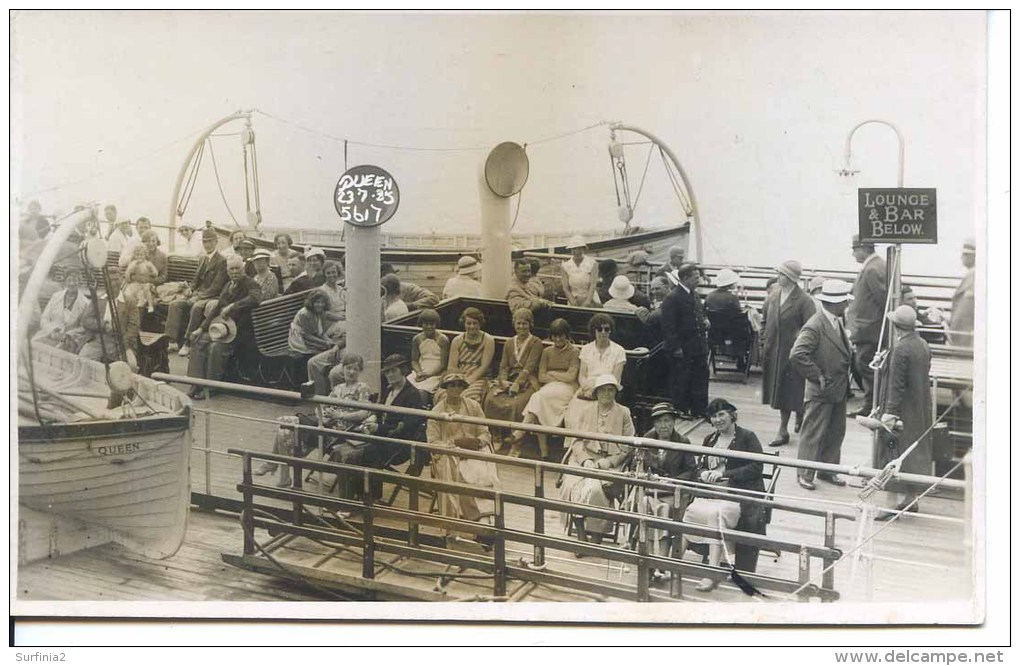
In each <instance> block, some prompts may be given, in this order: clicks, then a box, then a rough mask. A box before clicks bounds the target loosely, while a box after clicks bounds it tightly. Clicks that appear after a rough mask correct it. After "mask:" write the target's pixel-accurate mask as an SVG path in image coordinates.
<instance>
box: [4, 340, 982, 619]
mask: <svg viewBox="0 0 1020 666" xmlns="http://www.w3.org/2000/svg"><path fill="white" fill-rule="evenodd" d="M171 372H173V373H179V374H184V359H181V358H179V357H177V356H174V357H173V360H172V361H171ZM759 390H760V378H759V377H758V376H757V375H754V374H752V376H751V378H750V380H749V381H748V382H747V383H746V384H741V383H739V382H738V381H730V380H728V379H726V378H725V377H723V378H718V379H716V378H713V380H712V384H711V387H710V392H711V395H712V396H713V397H715V396H723V397H726V398H728V399H729V400H731V401H732V402H734V404H736V405H737V406H738V408H739V410H740V412H739V418H740V423H741V425H743V426H744V427H746V428H749V429H751V430H752V431H754V432H755V433H757V434H758V437H759V439H760V440H761V441H762V442H763V443H765V442H768V441H769V440H770V439H771V438H772V435H773V434H774V429H775V427H776V423H777V416H778V415H777V413H775V412H773V411H772V410H771V409H770V408H768V407H767V406H764V405H761V404H759V403H760V400H759ZM196 406H197V407H198V409H200V410H202V409H208V410H212V411H214V412H216V414H213V415H212V417H211V421H209V419H210V416H209V415H207V414H204V413H199V414H198V415H197V417H196V425H195V430H194V446H195V447H196V450H194V451H193V455H192V462H191V483H192V490H193V492H195V493H199V494H205V495H212V496H215V497H218V498H228V499H235V500H240V499H241V495H240V493H239V492H238V490H237V488H236V486H237V484H238V483H239V482H240V480H241V466H242V465H241V459H240V458H238V457H230V456H227V455H226V453H225V452H226V450H227V449H228V448H247V449H252V450H257V451H266V452H268V451H270V450H271V448H272V442H273V434H274V432H275V426H274V425H272V424H270V423H262V422H258V421H253V420H245V419H255V418H258V419H273V418H276V417H277V416H281V415H285V414H292V413H294V411H295V407H294V406H292V405H285V404H276V403H272V402H264V401H255V400H249V399H245V398H240V397H236V396H228V395H218V396H215V397H214V398H213V399H211V400H209V401H207V402H204V403H201V402H200V403H197V405H196ZM307 409H308V410H309V411H310V408H307ZM224 415H236V416H237V417H242V418H231V417H230V416H224ZM207 425H208V427H209V430H208V439H207V435H206V428H207ZM708 432H709V426H708V425H706V424H702V425H701V426H700V427H699V428H698V430H696V431H695V432H694V433H693V434H692V437H691V439H692V441H693V442H695V443H698V442H700V438H701V436H703V435H704V434H707V433H708ZM791 438H792V441H791V444H789V445H787V446H784V447H781V448H780V449H779V453H780V456H781V457H796V452H797V448H796V442H797V435H791ZM206 442H208V445H209V448H210V449H212V450H213V451H214V452H215V453H207V452H204V451H201V450H198V449H202V448H204V447H205V446H206ZM870 448H871V440H870V436H869V433H868V431H866V430H864V429H863V428H861V427H859V426H856V425H854V424H852V423H848V427H847V437H846V440H845V443H844V446H843V458H842V462H843V463H844V464H849V465H854V464H861V465H864V466H868V464H869V461H870ZM500 476H501V480H502V483H503V486H504V488H505V489H507V490H508V491H518V492H522V493H530V492H531V491H532V489H533V477H532V474H531V471H530V470H529V469H526V468H520V467H511V466H504V467H502V468H501V469H500ZM262 478H263V479H267V478H268V477H262ZM262 482H263V483H271V482H270V481H268V480H264V481H262ZM776 492H777V497H779V498H783V499H785V500H787V501H791V502H796V503H803V504H804V505H805V506H812V507H814V508H830V509H832V510H833V511H837V512H846V513H852V512H853V508H854V504H855V502H856V501H857V494H858V489H856V488H853V487H843V488H839V487H834V486H831V485H828V484H825V483H818V489H817V490H816V491H814V492H810V491H806V490H803V489H801V488H800V487H799V486H798V485H797V483H796V478H795V474H793V472H792V470H791V469H784V470H783V472H782V474H781V475H780V478H779V482H778V486H777V491H776ZM883 495H884V493H879V494H878V495H877V496H876V497H877V498H878V501H879V502H880V503H881V502H885V503H891V500H890V499H889V498H887V497H883ZM400 501H406V493H401V495H400V499H399V500H398V503H399V502H400ZM920 506H921V511H922V513H923V514H930V516H931V517H928V518H926V517H924V516H904V517H903V518H902V519H900V520H897V521H895V522H893V523H892V524H891V525H889V526H888V527H887V528H885V529H883V530H882V531H881V533H879V534H878V535H877V536H876V537H875V538H874V541H873V552H872V555H873V560H874V565H873V567H872V568H871V571H872V574H871V577H870V580H869V579H868V577H867V576H857V577H856V578H855V579H853V580H852V577H851V564H850V561H849V559H848V560H846V561H844V562H842V563H841V564H839V565H837V567H836V570H835V588H836V589H837V590H838V591H839V592H840V595H841V598H842V599H846V600H854V601H875V602H886V601H896V602H947V601H963V600H967V599H970V598H971V596H972V589H971V582H970V581H971V569H970V563H969V561H968V551H967V548H966V541H967V539H966V523H965V521H964V520H963V518H964V502H963V497H962V494H961V493H959V492H957V491H942V492H937V493H936V494H935V495H933V496H930V497H926V498H925V499H924V500H922V502H921V505H920ZM483 510H484V506H483ZM546 513H547V515H546V526H547V527H546V529H547V531H548V532H549V533H553V532H557V531H558V530H559V525H560V515H559V513H557V512H553V511H547V512H546ZM532 521H533V512H532V511H531V510H530V509H526V508H525V507H510V508H509V509H508V512H507V515H506V524H507V527H508V528H515V529H522V530H530V529H531V527H532V524H533V522H532ZM880 525H881V524H876V529H879V526H880ZM428 531H429V528H423V533H428ZM855 532H856V524H855V523H854V522H852V521H849V520H837V521H836V539H835V546H836V547H837V548H840V549H842V550H843V551H844V552H845V551H848V550H850V549H851V548H852V547H853V546H854V543H855ZM256 536H257V538H258V539H259V540H260V541H264V540H265V539H266V534H265V532H261V531H260V532H258V533H257V534H256ZM768 536H769V537H770V538H775V539H783V540H788V541H793V542H798V543H811V544H817V545H821V543H822V538H823V519H822V518H815V517H810V516H803V515H801V514H794V513H790V512H785V511H775V512H774V514H773V519H772V522H771V524H770V525H769V528H768ZM242 538H243V534H242V529H241V526H240V523H239V520H238V518H237V516H236V515H231V514H227V513H222V512H208V511H201V510H193V511H192V512H191V517H190V519H189V525H188V533H187V537H186V541H185V544H184V546H183V547H182V548H181V550H180V551H179V552H178V553H177V554H176V555H174V556H173V557H171V558H168V559H166V560H161V561H152V560H146V559H145V558H142V557H140V556H136V555H133V554H132V553H130V552H129V551H127V550H126V549H124V548H122V547H120V546H117V545H115V544H106V545H103V546H99V547H95V548H91V549H88V550H85V551H81V552H78V553H74V554H71V555H66V556H62V557H60V558H57V559H54V560H43V561H38V562H34V563H30V564H25V565H21V566H19V569H18V582H17V595H18V598H19V599H23V600H231V601H283V600H311V599H320V600H321V599H327V598H330V597H329V596H328V595H326V594H325V592H324V591H323V590H321V589H316V588H314V587H309V586H305V585H302V584H300V583H298V582H296V580H295V579H294V578H292V577H290V578H289V577H288V576H287V575H285V574H284V573H283V572H282V571H280V570H278V567H277V566H276V565H272V564H270V563H269V562H268V561H266V562H265V565H266V566H264V567H262V569H263V572H262V573H256V572H253V571H246V570H243V569H240V568H235V567H233V566H230V565H228V564H226V563H225V562H224V560H223V559H222V558H221V555H223V554H226V555H228V556H231V555H232V556H234V557H235V558H237V557H239V556H240V555H241V553H242ZM273 554H274V556H275V558H276V559H277V560H278V561H280V562H282V563H285V564H288V565H291V566H294V567H306V568H310V569H315V570H316V571H321V572H324V573H323V574H322V575H323V578H321V579H320V580H331V581H339V582H341V583H342V582H343V581H347V582H348V583H349V582H350V581H354V580H356V579H357V578H358V577H359V576H360V573H361V566H362V560H361V557H360V554H359V552H358V551H351V550H347V549H343V548H333V547H329V546H326V545H323V544H320V543H316V542H313V541H310V540H307V539H304V538H297V539H293V540H290V541H289V542H287V543H286V544H285V545H283V546H282V547H280V548H278V549H277V550H275V551H274V552H273ZM530 554H531V551H530V549H528V550H525V547H524V546H522V545H520V544H510V545H509V546H508V559H511V558H513V559H517V558H518V557H520V558H524V559H528V558H529V557H530ZM692 557H693V554H689V555H688V558H692ZM378 560H379V562H378V564H377V569H378V573H377V577H376V580H377V581H378V582H379V583H382V584H383V586H384V587H385V588H386V589H388V590H403V591H404V592H405V593H406V595H407V596H406V597H404V598H409V599H413V598H422V599H427V598H440V597H439V595H437V594H436V592H435V585H436V578H437V576H436V575H435V574H436V573H437V572H440V573H441V572H443V571H444V570H443V568H442V565H437V564H436V563H434V562H423V561H415V560H414V558H408V557H399V556H394V555H382V554H380V555H379V558H378ZM547 560H548V562H549V566H550V568H552V569H555V571H556V572H557V573H561V574H564V575H568V576H569V575H578V576H585V577H589V578H594V577H597V578H600V579H603V580H605V581H607V582H611V583H619V584H624V585H631V586H633V585H634V581H635V576H636V572H635V571H633V570H630V569H628V568H627V567H624V566H621V565H618V564H609V563H607V562H606V561H605V560H601V559H599V558H585V559H583V560H578V559H576V558H574V557H573V556H572V554H570V553H566V552H556V551H549V553H548V555H547ZM797 567H798V562H797V557H796V556H795V554H792V553H784V554H783V555H782V556H781V557H778V558H775V557H773V556H771V555H770V554H767V553H762V554H761V556H760V558H759V565H758V573H761V574H764V575H768V576H775V577H781V578H786V579H796V577H797ZM818 575H819V571H818V570H817V569H813V570H812V576H813V578H815V577H817V576H818ZM931 581H938V584H937V585H933V584H931ZM691 582H692V581H689V580H688V579H687V578H686V577H685V580H684V594H683V598H684V599H685V600H691V601H717V602H718V601H743V600H746V597H745V596H744V595H743V594H742V593H741V592H740V591H739V590H738V589H737V588H736V587H734V586H732V585H730V584H728V583H724V584H723V585H722V586H720V588H719V589H717V590H715V591H714V592H712V593H710V594H701V593H696V592H694V588H693V585H692V584H690V583H691ZM346 587H348V586H347V585H344V584H341V588H346ZM444 594H445V596H444V597H442V598H449V599H464V598H468V599H470V598H476V597H477V598H483V597H485V595H487V594H491V581H490V580H485V579H472V578H467V579H458V580H455V581H452V582H450V583H449V585H447V586H446V587H445V593H444ZM508 596H509V597H510V598H512V599H514V600H527V601H583V600H591V599H593V595H591V594H586V593H583V592H580V591H578V590H577V589H569V588H568V587H564V586H552V585H545V584H539V585H536V584H533V583H525V582H521V581H514V582H513V583H512V585H511V587H510V589H509V590H508ZM377 598H389V597H386V596H385V595H383V596H381V597H377ZM392 598H399V595H397V596H394V597H392Z"/></svg>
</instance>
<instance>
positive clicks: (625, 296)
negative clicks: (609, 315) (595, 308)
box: [602, 275, 648, 315]
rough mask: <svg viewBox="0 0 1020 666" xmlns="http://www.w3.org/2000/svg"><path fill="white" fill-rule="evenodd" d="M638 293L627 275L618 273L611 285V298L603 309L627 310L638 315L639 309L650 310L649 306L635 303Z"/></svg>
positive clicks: (611, 310)
mask: <svg viewBox="0 0 1020 666" xmlns="http://www.w3.org/2000/svg"><path fill="white" fill-rule="evenodd" d="M636 295H637V292H636V290H635V289H634V285H632V284H631V283H630V280H629V279H628V278H627V276H626V275H617V276H616V277H615V278H613V283H612V284H611V285H609V300H608V301H606V302H605V303H603V304H602V309H604V310H608V311H610V312H627V313H631V314H635V315H637V314H638V312H639V311H641V310H643V311H645V312H648V308H646V307H641V306H638V305H635V304H634V301H633V298H634V297H635V296H636Z"/></svg>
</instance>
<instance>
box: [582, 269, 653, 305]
mask: <svg viewBox="0 0 1020 666" xmlns="http://www.w3.org/2000/svg"><path fill="white" fill-rule="evenodd" d="M619 270H620V267H619V264H617V263H616V260H615V259H603V260H602V261H601V262H599V268H598V273H599V284H598V286H597V287H596V288H595V303H596V305H595V307H598V306H599V304H605V303H608V302H609V301H610V300H612V298H613V296H612V294H610V293H609V288H610V287H611V286H612V285H613V281H614V280H616V278H617V276H618V274H619ZM628 282H629V280H628ZM626 300H628V301H630V303H631V304H633V305H636V306H637V307H640V308H648V307H650V306H651V301H649V300H648V297H647V296H645V295H644V294H642V293H641V292H640V291H635V292H633V293H632V294H631V295H630V296H629V297H628V298H627V299H626Z"/></svg>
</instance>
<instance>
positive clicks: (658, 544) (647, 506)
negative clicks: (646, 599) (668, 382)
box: [636, 402, 698, 581]
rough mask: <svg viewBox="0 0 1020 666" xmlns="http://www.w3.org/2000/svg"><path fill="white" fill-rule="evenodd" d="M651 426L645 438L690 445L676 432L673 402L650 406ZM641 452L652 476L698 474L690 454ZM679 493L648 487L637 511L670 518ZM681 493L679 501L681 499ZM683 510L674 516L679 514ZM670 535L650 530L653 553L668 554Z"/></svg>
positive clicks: (655, 574) (643, 465)
mask: <svg viewBox="0 0 1020 666" xmlns="http://www.w3.org/2000/svg"><path fill="white" fill-rule="evenodd" d="M651 419H652V426H653V427H652V429H651V430H649V431H648V432H646V433H645V434H644V436H645V437H646V438H648V439H658V440H662V441H664V442H673V443H674V444H690V443H691V441H690V440H689V439H687V438H686V437H685V436H683V435H681V434H680V433H678V432H677V431H676V424H677V413H676V410H675V409H673V405H671V404H669V403H668V402H660V403H658V404H656V405H655V406H653V407H652V413H651ZM641 454H642V455H640V456H636V459H637V461H638V462H639V464H640V465H641V468H642V471H643V472H645V473H646V474H649V475H651V476H652V477H660V478H662V479H668V480H670V481H692V480H694V478H695V476H696V475H697V473H698V461H697V458H696V457H695V455H694V454H693V453H688V452H686V451H676V450H672V449H654V448H647V449H644V450H642V452H641ZM675 492H680V490H679V489H677V490H674V491H672V492H671V491H669V490H658V489H649V490H646V491H645V493H644V496H643V497H642V500H641V503H640V505H639V506H638V511H640V512H641V513H647V514H650V515H653V516H659V517H660V518H670V517H672V516H671V514H672V510H673V506H674V501H673V495H674V493H675ZM683 497H686V495H684V496H682V498H681V502H682V501H683ZM682 513H683V509H682V508H681V510H680V511H679V512H678V515H677V516H676V517H677V518H679V515H682ZM670 541H671V539H670V535H669V533H668V532H666V531H665V530H658V529H653V530H652V543H653V544H655V546H654V548H653V549H652V551H651V552H652V553H654V554H657V555H660V556H661V557H669V551H670ZM649 573H650V575H651V578H652V580H653V581H658V580H661V578H662V575H661V574H660V572H659V571H657V570H655V569H653V570H652V571H650V572H649Z"/></svg>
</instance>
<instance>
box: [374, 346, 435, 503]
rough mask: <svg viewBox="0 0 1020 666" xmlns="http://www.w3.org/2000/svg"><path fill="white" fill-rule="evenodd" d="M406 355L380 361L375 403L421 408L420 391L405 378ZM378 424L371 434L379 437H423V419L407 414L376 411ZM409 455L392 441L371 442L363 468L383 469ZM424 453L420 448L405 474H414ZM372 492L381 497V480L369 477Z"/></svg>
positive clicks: (425, 459)
mask: <svg viewBox="0 0 1020 666" xmlns="http://www.w3.org/2000/svg"><path fill="white" fill-rule="evenodd" d="M407 366H408V363H407V358H406V357H404V356H403V355H401V354H390V355H389V356H387V357H386V358H385V359H383V362H382V373H383V379H385V380H386V386H385V388H383V392H382V397H381V398H380V400H379V402H380V403H381V404H383V405H387V406H390V407H406V408H408V409H424V404H423V403H422V399H421V392H420V391H419V390H418V389H416V388H414V387H413V386H411V384H410V383H409V382H407V380H406V375H407ZM378 419H379V425H378V428H377V429H376V432H375V434H376V435H378V436H379V437H390V438H393V439H403V440H414V441H421V440H422V439H423V438H424V430H425V428H424V426H425V419H423V418H422V417H420V416H412V415H409V414H394V413H392V412H380V413H379V414H378ZM410 457H411V447H409V446H407V445H406V444H398V443H396V442H373V443H371V444H369V445H368V446H367V447H366V448H365V453H364V460H363V462H362V464H363V465H365V466H366V467H374V468H375V469H386V468H387V467H390V466H392V465H400V464H403V463H405V462H407V461H408V460H409V459H410ZM428 459H429V457H428V452H427V451H420V452H419V454H418V457H417V459H416V464H417V465H418V466H419V467H418V468H417V469H408V471H407V473H408V474H418V473H420V471H421V467H423V466H424V465H425V463H427V462H428ZM372 495H373V496H374V497H376V498H378V497H381V496H382V481H381V480H380V479H378V478H373V479H372Z"/></svg>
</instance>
